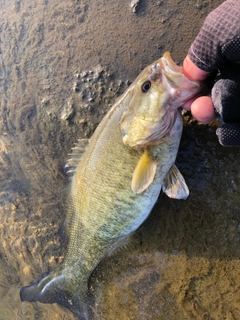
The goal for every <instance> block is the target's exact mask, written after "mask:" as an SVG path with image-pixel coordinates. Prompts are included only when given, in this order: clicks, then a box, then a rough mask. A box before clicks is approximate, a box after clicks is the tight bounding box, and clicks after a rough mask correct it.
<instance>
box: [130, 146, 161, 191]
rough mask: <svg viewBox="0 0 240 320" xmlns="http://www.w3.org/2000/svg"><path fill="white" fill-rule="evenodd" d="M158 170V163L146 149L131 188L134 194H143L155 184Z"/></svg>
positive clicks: (134, 173) (135, 172)
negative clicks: (154, 180)
mask: <svg viewBox="0 0 240 320" xmlns="http://www.w3.org/2000/svg"><path fill="white" fill-rule="evenodd" d="M156 168H157V163H156V161H155V160H154V159H153V158H152V157H151V155H150V154H149V152H148V151H147V149H146V150H145V151H144V153H143V154H142V156H141V158H140V160H139V161H138V164H137V166H136V168H135V170H134V172H133V177H132V184H131V187H132V191H133V192H134V193H136V194H138V193H142V192H143V191H144V190H146V189H147V188H148V187H149V185H150V184H151V183H152V182H153V179H154V176H155V173H156Z"/></svg>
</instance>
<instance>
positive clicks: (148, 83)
mask: <svg viewBox="0 0 240 320" xmlns="http://www.w3.org/2000/svg"><path fill="white" fill-rule="evenodd" d="M151 85H152V84H151V81H149V80H147V81H145V82H143V84H142V87H141V90H142V93H146V92H147V91H148V90H149V89H150V88H151Z"/></svg>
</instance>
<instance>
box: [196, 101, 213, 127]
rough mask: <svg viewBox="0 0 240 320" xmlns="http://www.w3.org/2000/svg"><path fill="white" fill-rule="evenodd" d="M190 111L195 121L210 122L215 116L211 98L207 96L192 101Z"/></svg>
mask: <svg viewBox="0 0 240 320" xmlns="http://www.w3.org/2000/svg"><path fill="white" fill-rule="evenodd" d="M191 113H192V116H193V117H194V118H195V119H196V120H197V121H199V122H202V123H204V124H206V123H210V122H212V121H214V120H215V118H216V115H215V111H214V107H213V103H212V99H211V98H210V97H207V96H202V97H199V98H197V99H196V100H194V101H193V103H192V105H191Z"/></svg>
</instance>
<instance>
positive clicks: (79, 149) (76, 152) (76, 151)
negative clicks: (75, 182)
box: [65, 139, 89, 175]
mask: <svg viewBox="0 0 240 320" xmlns="http://www.w3.org/2000/svg"><path fill="white" fill-rule="evenodd" d="M88 141H89V139H78V142H77V143H75V146H74V147H73V148H72V153H69V156H70V159H68V160H67V163H66V164H65V170H66V173H67V174H70V175H72V174H73V173H74V172H75V170H76V167H77V166H78V163H79V161H80V159H81V157H82V155H83V153H84V151H85V148H86V146H87V144H88Z"/></svg>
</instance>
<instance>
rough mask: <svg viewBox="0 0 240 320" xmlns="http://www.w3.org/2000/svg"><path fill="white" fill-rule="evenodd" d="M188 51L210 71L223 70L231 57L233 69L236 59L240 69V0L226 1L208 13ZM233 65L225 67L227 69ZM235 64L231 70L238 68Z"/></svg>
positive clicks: (200, 66) (193, 58)
mask: <svg viewBox="0 0 240 320" xmlns="http://www.w3.org/2000/svg"><path fill="white" fill-rule="evenodd" d="M188 55H189V57H190V59H191V60H192V61H193V63H194V64H195V65H196V66H198V67H199V68H200V69H202V70H204V71H207V72H212V71H215V70H216V69H220V71H221V66H222V65H223V64H225V63H228V62H229V61H230V65H229V68H230V69H232V67H231V62H234V66H236V64H237V65H238V64H239V70H240V0H227V1H224V2H223V3H222V4H221V5H220V6H219V7H217V8H216V9H215V10H213V11H212V12H211V13H210V14H209V15H208V16H207V18H206V19H205V21H204V24H203V26H202V28H201V29H200V32H199V34H198V35H197V37H196V39H195V40H194V42H193V43H192V45H191V47H190V49H189V52H188ZM229 68H224V70H223V73H224V72H225V70H229ZM234 68H235V67H233V70H232V71H231V72H235V69H234ZM239 70H237V74H239ZM231 72H230V73H231ZM223 76H224V75H223ZM224 77H226V78H229V75H226V76H224Z"/></svg>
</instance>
